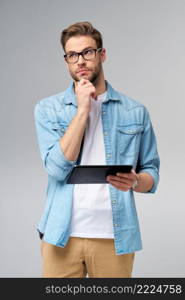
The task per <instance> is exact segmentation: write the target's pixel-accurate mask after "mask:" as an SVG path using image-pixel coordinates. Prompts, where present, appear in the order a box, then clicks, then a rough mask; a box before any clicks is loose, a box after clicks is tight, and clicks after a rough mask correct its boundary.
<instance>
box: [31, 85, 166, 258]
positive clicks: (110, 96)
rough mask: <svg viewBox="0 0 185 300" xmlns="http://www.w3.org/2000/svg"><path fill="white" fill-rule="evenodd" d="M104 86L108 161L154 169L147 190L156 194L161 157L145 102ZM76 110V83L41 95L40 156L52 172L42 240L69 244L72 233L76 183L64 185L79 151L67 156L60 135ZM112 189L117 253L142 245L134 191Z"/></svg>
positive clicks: (40, 227) (144, 170)
mask: <svg viewBox="0 0 185 300" xmlns="http://www.w3.org/2000/svg"><path fill="white" fill-rule="evenodd" d="M106 86H107V98H106V100H105V102H103V103H102V107H101V118H102V126H103V138H104V145H105V158H106V164H107V165H127V164H128V165H133V168H134V169H135V171H136V173H148V174H150V175H151V176H152V177H153V180H154V184H153V186H152V188H151V190H150V191H147V192H146V193H154V192H155V191H156V188H157V185H158V182H159V167H160V159H159V155H158V151H157V144H156V137H155V134H154V130H153V127H152V123H151V120H150V116H149V113H148V111H147V109H146V107H145V106H144V105H143V104H141V103H139V102H137V101H135V100H133V99H131V98H129V97H127V96H125V95H123V94H121V93H119V92H118V91H116V90H114V89H113V88H112V87H111V85H110V84H109V83H108V82H107V81H106ZM76 112H77V100H76V95H75V93H74V88H73V82H71V84H70V86H69V87H68V89H67V90H66V91H64V92H61V93H58V94H56V95H53V96H50V97H47V98H44V99H42V100H40V101H39V102H38V103H36V105H35V109H34V116H35V125H36V132H37V139H38V144H39V149H40V154H41V160H42V163H43V166H44V168H45V169H46V171H47V173H48V186H47V192H46V200H45V208H44V212H43V214H42V216H41V219H40V221H39V223H38V226H37V230H38V231H39V232H40V233H43V240H44V241H46V242H47V243H50V244H53V245H56V246H59V247H65V245H66V243H67V242H68V239H69V237H70V221H71V213H72V202H73V189H74V185H73V184H66V179H67V177H68V175H69V173H70V172H71V170H72V168H73V167H74V165H75V164H80V154H79V157H78V158H77V160H75V161H70V160H68V159H67V158H66V157H65V155H64V153H63V151H62V149H61V146H60V138H61V137H62V136H63V135H64V133H65V131H66V130H67V128H68V126H69V124H70V122H71V121H72V119H73V118H74V116H75V114H76ZM82 145H83V143H82ZM82 147H83V146H81V151H82ZM109 191H110V198H111V205H112V218H113V231H114V245H115V253H116V255H121V254H125V253H131V252H134V251H137V250H141V249H142V241H141V235H140V229H139V222H138V217H137V211H136V206H135V199H134V192H133V190H132V189H130V190H128V191H126V192H125V191H121V190H118V189H116V188H115V187H113V186H112V185H110V184H109ZM102 217H103V216H102Z"/></svg>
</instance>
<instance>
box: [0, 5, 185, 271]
mask: <svg viewBox="0 0 185 300" xmlns="http://www.w3.org/2000/svg"><path fill="white" fill-rule="evenodd" d="M184 16H185V1H184V0H114V1H106V0H102V1H100V0H93V1H88V0H86V1H85V0H84V1H83V0H78V1H72V0H68V1H63V0H55V1H49V0H32V1H28V0H27V1H26V0H22V1H21V0H12V1H10V0H9V1H7V0H1V1H0V39H1V41H0V61H1V68H0V73H1V77H0V85H1V101H0V115H1V116H0V131H1V132H0V137H1V147H0V158H1V164H0V168H1V172H0V177H1V178H0V183H1V192H0V198H1V199H0V242H1V245H0V277H40V276H41V255H40V240H39V238H38V235H37V232H36V225H37V223H38V221H39V219H40V216H41V213H42V211H43V207H44V202H45V194H46V186H47V174H46V172H45V170H44V168H43V166H42V164H41V159H40V154H39V150H38V145H37V140H36V132H35V125H34V118H33V110H34V106H35V104H36V102H37V101H39V100H40V99H42V98H44V97H47V96H50V95H53V94H56V93H58V92H60V91H63V90H64V89H66V88H67V86H68V84H69V83H70V76H69V75H68V72H67V70H66V68H65V64H64V61H63V52H62V48H61V46H60V42H59V38H60V32H61V31H62V30H63V29H64V28H65V27H67V26H68V25H70V24H72V23H74V22H77V21H87V20H88V21H90V22H92V24H93V25H94V26H95V27H97V28H98V29H99V30H100V31H101V32H102V34H103V37H104V47H105V48H106V49H107V61H106V62H105V63H104V71H105V77H106V79H107V80H109V82H110V83H111V84H112V85H113V87H114V88H116V89H118V90H119V91H121V92H123V93H124V94H126V95H129V96H130V97H132V98H134V99H136V100H138V101H140V102H141V103H143V104H144V105H145V106H146V107H147V108H148V110H149V112H150V116H151V119H152V123H153V126H154V130H155V133H156V137H157V142H158V151H159V154H160V159H161V169H160V184H159V186H158V190H157V192H156V193H155V194H139V193H135V198H136V205H137V209H138V215H139V220H140V227H141V234H142V240H143V250H142V251H139V252H137V253H136V258H135V264H134V270H133V277H184V276H185V260H184V252H185V240H184V225H185V218H184V210H185V196H184V186H185V184H184V179H185V176H184V164H185V140H184V128H185V126H184V112H185V104H184V101H185V99H184V98H185V84H184V78H185V55H184V53H185V18H184Z"/></svg>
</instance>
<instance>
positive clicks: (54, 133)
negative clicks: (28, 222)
mask: <svg viewBox="0 0 185 300" xmlns="http://www.w3.org/2000/svg"><path fill="white" fill-rule="evenodd" d="M61 43H62V46H63V49H64V52H65V55H64V58H65V61H66V65H67V67H68V70H69V72H70V75H71V77H72V79H73V82H72V83H71V85H70V86H69V88H68V89H67V90H66V91H64V92H62V93H59V94H56V95H54V96H50V97H48V98H45V99H42V100H41V101H40V102H39V103H37V104H36V107H35V122H36V129H37V137H38V142H39V147H40V153H41V158H42V161H43V164H44V166H45V168H46V171H47V172H48V188H47V201H46V206H45V210H44V213H43V216H42V218H41V220H40V222H39V225H38V231H39V233H40V236H41V238H42V246H41V247H42V249H41V252H42V258H43V276H44V277H86V276H87V274H88V276H89V277H121V278H124V277H131V274H132V268H133V262H134V255H135V251H138V250H140V249H141V248H142V244H141V237H140V230H139V223H138V218H137V212H136V207H135V201H134V193H133V191H135V192H140V193H154V192H155V191H156V188H157V184H158V181H159V165H160V161H159V156H158V152H157V146H156V138H155V134H154V131H153V127H152V124H151V120H150V116H149V113H148V111H147V109H146V108H145V106H144V105H142V104H140V103H138V102H137V101H135V100H132V99H130V98H129V97H127V96H125V95H123V94H121V93H119V92H117V91H115V90H114V89H113V88H112V87H111V85H110V84H109V83H108V82H107V81H106V80H105V78H104V73H103V68H102V63H103V62H104V61H105V60H106V50H105V48H103V45H102V36H101V34H100V32H99V31H98V30H96V29H95V28H94V27H93V26H92V25H91V24H90V23H89V22H79V23H76V24H73V25H71V26H69V27H68V28H67V29H65V30H63V32H62V35H61ZM75 164H82V165H96V164H97V165H105V164H107V165H127V164H128V165H132V166H133V169H132V172H131V173H118V174H116V175H115V176H107V178H106V179H107V184H67V183H66V178H67V177H68V175H69V173H70V172H71V170H72V168H73V167H74V165H75Z"/></svg>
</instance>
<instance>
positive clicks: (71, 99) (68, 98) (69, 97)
mask: <svg viewBox="0 0 185 300" xmlns="http://www.w3.org/2000/svg"><path fill="white" fill-rule="evenodd" d="M105 83H106V86H107V97H106V100H105V101H104V102H108V101H110V100H113V101H119V100H121V96H120V94H119V93H118V92H117V91H116V90H114V89H113V88H112V86H111V85H110V83H108V81H107V80H105ZM64 102H65V104H71V103H72V104H73V105H75V106H76V107H77V101H76V94H75V92H74V83H73V81H72V82H71V83H70V85H69V87H68V88H67V90H66V91H65V93H64Z"/></svg>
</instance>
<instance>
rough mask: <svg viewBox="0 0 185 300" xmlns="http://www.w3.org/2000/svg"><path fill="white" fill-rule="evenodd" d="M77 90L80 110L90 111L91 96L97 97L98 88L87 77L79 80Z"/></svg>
mask: <svg viewBox="0 0 185 300" xmlns="http://www.w3.org/2000/svg"><path fill="white" fill-rule="evenodd" d="M75 92H76V96H77V102H78V111H81V112H85V113H88V114H89V112H90V110H91V97H95V92H96V88H95V87H94V85H93V84H92V83H91V82H90V81H89V80H87V79H81V80H80V81H79V82H77V84H76V87H75Z"/></svg>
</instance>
